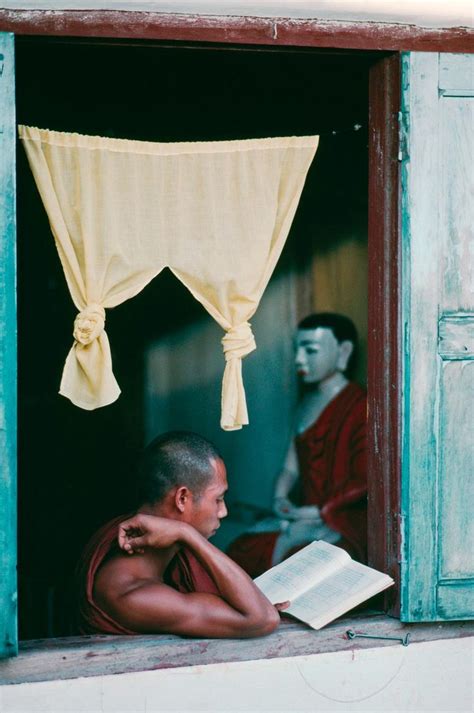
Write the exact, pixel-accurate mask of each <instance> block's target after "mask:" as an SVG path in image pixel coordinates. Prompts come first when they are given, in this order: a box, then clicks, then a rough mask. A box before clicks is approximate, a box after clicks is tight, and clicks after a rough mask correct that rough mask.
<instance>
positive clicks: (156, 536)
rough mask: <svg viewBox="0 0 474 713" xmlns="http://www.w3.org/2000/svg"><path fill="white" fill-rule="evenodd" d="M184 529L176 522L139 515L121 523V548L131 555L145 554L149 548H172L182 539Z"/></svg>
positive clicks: (119, 535)
mask: <svg viewBox="0 0 474 713" xmlns="http://www.w3.org/2000/svg"><path fill="white" fill-rule="evenodd" d="M184 527H186V525H183V524H182V523H180V522H176V520H169V519H167V518H164V517H155V516H154V515H144V514H142V513H138V514H137V515H134V516H133V517H130V518H129V519H128V520H125V521H124V522H121V523H120V525H119V529H118V543H119V547H120V548H121V549H122V550H123V551H124V552H127V553H128V554H129V555H133V554H134V553H135V552H137V553H143V552H144V551H145V548H147V547H154V548H157V549H164V548H166V547H171V546H172V545H174V544H176V543H177V542H179V541H180V540H181V539H182V537H183V529H184Z"/></svg>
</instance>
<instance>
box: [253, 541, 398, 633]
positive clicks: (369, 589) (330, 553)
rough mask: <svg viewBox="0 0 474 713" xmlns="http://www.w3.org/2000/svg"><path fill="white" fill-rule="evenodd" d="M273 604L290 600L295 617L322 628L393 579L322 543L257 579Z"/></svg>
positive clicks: (315, 544) (306, 548) (318, 542)
mask: <svg viewBox="0 0 474 713" xmlns="http://www.w3.org/2000/svg"><path fill="white" fill-rule="evenodd" d="M254 581H255V584H256V585H257V587H258V588H259V589H260V590H261V591H262V592H263V593H264V594H265V595H266V596H267V597H268V599H269V600H270V601H271V602H272V604H276V603H278V602H285V601H288V600H289V601H290V607H289V608H288V609H285V614H291V615H292V616H294V617H296V618H297V619H301V621H304V622H305V623H306V624H309V625H310V626H312V627H313V629H321V627H323V626H325V624H328V623H329V622H330V621H332V620H333V619H336V618H337V617H338V616H341V614H344V613H345V612H346V611H349V609H352V608H353V607H355V606H357V605H358V604H360V603H361V602H363V601H365V600H366V599H370V597H373V596H374V595H375V594H378V593H379V592H381V591H382V590H384V589H387V587H391V586H392V584H393V583H394V582H393V579H392V578H391V577H389V576H388V574H382V572H378V571H377V570H376V569H372V568H371V567H366V566H365V565H363V564H359V563H358V562H354V560H353V559H351V557H350V556H349V555H348V554H347V552H346V551H345V550H342V549H341V548H340V547H336V546H335V545H330V544H329V543H328V542H324V541H323V540H319V541H316V542H312V543H311V544H310V545H307V546H306V547H305V548H304V549H302V550H300V551H299V552H297V553H296V554H294V555H292V556H291V557H289V558H288V559H287V560H285V561H284V562H281V563H280V564H277V565H276V566H275V567H272V569H269V570H268V571H267V572H265V573H264V574H262V575H260V577H257V578H256V579H255V580H254Z"/></svg>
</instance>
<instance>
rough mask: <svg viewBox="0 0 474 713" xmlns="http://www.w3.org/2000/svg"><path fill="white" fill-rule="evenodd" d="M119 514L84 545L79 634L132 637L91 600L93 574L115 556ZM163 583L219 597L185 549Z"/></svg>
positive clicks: (122, 519) (117, 550)
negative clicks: (106, 560)
mask: <svg viewBox="0 0 474 713" xmlns="http://www.w3.org/2000/svg"><path fill="white" fill-rule="evenodd" d="M128 517H130V514H129V515H122V516H121V517H116V518H115V519H114V520H111V521H110V522H108V523H107V524H106V525H104V526H103V527H101V528H100V530H98V531H97V532H96V533H95V535H93V537H92V538H91V540H90V541H89V542H88V544H87V546H86V548H85V550H84V553H83V555H82V558H81V561H80V562H79V565H78V570H77V576H78V591H79V602H78V604H79V607H78V609H79V631H80V633H81V634H136V633H137V632H135V631H131V630H130V629H127V628H126V627H125V626H122V624H119V622H117V621H115V619H113V618H112V617H111V616H109V614H107V613H106V612H105V611H104V610H103V609H101V608H100V607H99V605H98V604H97V602H96V601H95V600H94V580H95V575H96V572H97V571H98V569H99V567H100V566H101V564H102V563H103V562H104V561H105V559H106V558H107V557H109V556H110V555H112V554H114V553H118V552H119V551H120V550H119V546H118V543H117V535H118V526H119V524H120V523H121V522H123V521H124V520H126V519H127V518H128ZM165 582H166V584H168V585H169V586H171V587H173V588H174V589H176V590H178V591H179V592H185V593H187V592H205V593H208V594H219V591H218V589H217V588H216V585H215V584H214V581H213V580H212V578H211V576H210V575H209V574H208V573H207V571H206V570H205V569H204V567H203V566H202V565H201V564H200V563H199V562H198V560H197V559H196V558H195V557H194V555H193V554H192V553H191V552H189V550H185V549H183V550H181V551H180V552H178V554H177V555H176V556H175V557H174V558H173V559H172V561H171V562H170V564H169V566H168V568H167V570H166V572H165Z"/></svg>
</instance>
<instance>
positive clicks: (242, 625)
mask: <svg viewBox="0 0 474 713" xmlns="http://www.w3.org/2000/svg"><path fill="white" fill-rule="evenodd" d="M138 483H139V502H140V505H139V507H138V509H137V510H136V512H135V513H134V514H132V515H131V516H129V517H123V516H122V517H120V518H116V519H115V520H113V521H112V522H110V523H108V524H107V525H105V526H104V527H103V528H102V529H101V530H99V532H98V533H96V535H95V536H94V537H93V538H92V540H91V542H90V543H89V545H88V547H87V548H86V551H85V553H84V557H83V560H82V562H81V564H80V567H79V581H80V585H79V586H80V602H79V610H80V628H81V631H82V633H105V634H136V633H147V634H151V633H168V634H182V635H186V636H197V637H206V638H207V637H236V638H244V637H253V636H263V635H265V634H269V633H270V632H272V631H273V630H274V629H275V628H276V627H277V626H278V624H279V621H280V618H279V613H278V612H279V610H280V609H283V608H286V606H288V603H287V602H286V603H282V604H279V605H276V606H273V605H272V604H271V603H270V602H269V601H268V599H267V598H266V597H265V596H264V595H263V594H262V593H261V592H260V590H259V589H257V587H256V586H255V585H254V583H253V582H252V580H251V579H250V577H249V576H248V575H247V574H246V573H245V572H244V571H243V570H242V569H241V568H240V567H239V566H238V565H237V564H235V563H234V562H233V561H232V560H231V559H230V558H229V557H227V556H226V555H225V554H224V553H223V552H221V551H220V550H218V549H217V548H216V547H214V546H213V545H212V544H211V543H210V542H208V538H209V537H210V536H211V535H213V534H214V533H215V532H216V530H217V528H218V527H219V524H220V520H221V519H222V518H224V517H225V516H226V514H227V509H226V506H225V500H224V497H225V493H226V491H227V477H226V469H225V465H224V462H223V461H222V458H221V457H220V456H219V454H218V453H217V451H216V450H215V448H214V447H213V446H212V445H211V444H210V443H209V442H208V441H206V440H205V439H204V438H201V437H200V436H198V435H197V434H194V433H188V432H172V433H169V434H165V435H164V436H161V437H158V438H157V439H155V440H154V441H153V442H152V443H151V444H150V445H149V446H148V447H147V448H146V449H145V452H144V456H143V459H142V462H141V466H140V468H139V473H138Z"/></svg>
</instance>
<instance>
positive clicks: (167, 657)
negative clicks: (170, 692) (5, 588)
mask: <svg viewBox="0 0 474 713" xmlns="http://www.w3.org/2000/svg"><path fill="white" fill-rule="evenodd" d="M348 629H353V630H354V631H356V632H359V633H365V634H371V635H376V636H394V637H400V638H403V637H404V636H405V635H406V634H407V633H409V634H410V643H418V642H422V641H434V640H436V639H450V638H461V637H466V636H474V624H473V623H472V622H467V621H466V622H443V623H440V622H435V623H432V624H402V623H401V622H400V621H398V619H392V618H390V617H388V616H386V615H385V614H375V615H367V613H363V614H360V615H357V614H352V615H349V616H346V617H344V618H341V619H338V620H337V621H335V622H333V623H332V624H329V625H328V626H326V627H325V628H324V629H321V630H320V631H314V630H313V629H310V628H309V627H307V626H305V625H304V624H301V623H300V622H297V621H294V620H291V619H289V618H287V619H283V621H282V624H281V626H280V627H279V628H278V629H277V631H275V632H274V633H273V634H271V635H270V636H266V637H263V638H258V639H185V638H182V637H179V636H172V635H146V636H78V637H68V638H62V639H38V640H35V641H24V642H22V643H21V644H20V651H19V655H18V656H17V657H16V658H13V659H8V660H5V661H0V684H15V683H26V682H34V681H52V680H61V679H70V678H79V677H81V676H104V675H110V674H118V673H132V672H136V671H150V670H155V669H163V668H180V667H184V666H195V665H200V666H202V665H206V664H215V663H231V662H236V661H252V660H254V661H255V660H258V659H271V658H280V657H289V656H308V655H312V654H320V653H329V652H336V651H346V650H352V649H366V648H374V647H375V646H397V645H398V643H397V642H396V641H387V640H383V639H361V638H357V639H353V640H349V639H348V638H347V635H346V632H347V630H348Z"/></svg>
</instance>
